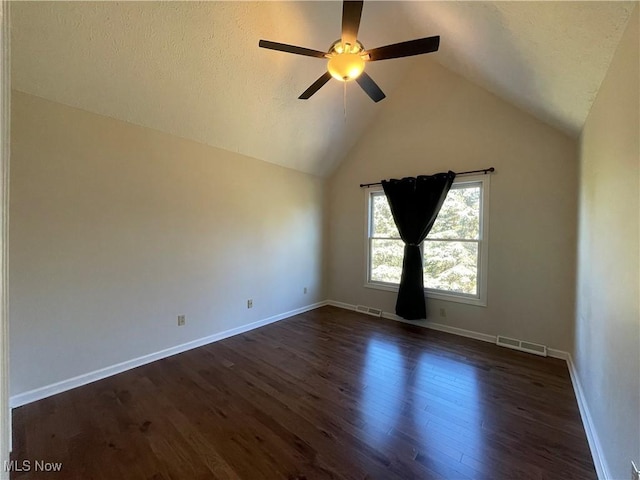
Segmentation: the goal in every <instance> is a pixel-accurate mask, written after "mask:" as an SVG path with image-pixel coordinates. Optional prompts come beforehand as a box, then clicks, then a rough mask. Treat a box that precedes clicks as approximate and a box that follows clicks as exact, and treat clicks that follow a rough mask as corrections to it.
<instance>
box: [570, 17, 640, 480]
mask: <svg viewBox="0 0 640 480" xmlns="http://www.w3.org/2000/svg"><path fill="white" fill-rule="evenodd" d="M638 15H639V9H638V7H636V9H635V12H634V15H633V16H632V17H631V20H630V21H629V25H628V27H627V30H626V32H625V34H624V36H623V37H622V40H621V42H620V44H619V46H618V49H617V51H616V54H615V56H614V58H613V60H612V62H611V65H610V67H609V70H608V72H607V76H606V77H605V80H604V81H603V83H602V86H601V87H600V90H599V92H598V96H597V98H596V100H595V103H594V104H593V106H592V108H591V111H590V113H589V117H588V118H587V122H586V125H585V127H584V130H583V132H582V136H581V139H580V217H579V238H578V240H579V244H578V250H579V253H578V289H577V312H576V327H575V351H574V354H573V356H574V360H575V365H576V368H577V371H578V376H579V379H580V383H581V385H582V388H583V390H584V394H585V397H586V403H587V405H588V408H589V411H590V413H591V417H592V420H593V424H594V427H595V431H596V434H597V436H598V438H599V441H600V445H601V447H602V451H603V453H604V462H605V464H606V468H607V470H608V471H609V475H610V477H607V478H616V479H618V478H620V479H625V478H629V475H630V473H629V472H630V461H631V460H635V461H636V463H637V464H638V461H640V353H639V352H640V309H639V307H638V297H639V295H640V283H639V281H638V277H639V264H638V263H639V261H640V257H639V252H638V248H639V245H640V239H639V237H638V229H639V228H640V222H639V218H638V217H639V215H640V214H639V211H640V208H639V207H640V206H639V204H638V196H639V195H640V190H639V189H638V180H639V179H638V177H639V175H640V170H639V168H638V164H639V162H640V147H639V144H638V137H639V136H640V121H639V120H638V116H639V109H640V98H639V95H638V91H639V89H640V73H639V66H638V63H639V60H638V57H639V55H640V52H639V48H638V44H639V39H638V23H639V21H638Z"/></svg>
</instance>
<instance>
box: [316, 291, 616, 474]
mask: <svg viewBox="0 0 640 480" xmlns="http://www.w3.org/2000/svg"><path fill="white" fill-rule="evenodd" d="M327 304H328V305H332V306H334V307H339V308H344V309H346V310H355V309H356V306H355V305H351V304H349V303H344V302H337V301H335V300H328V301H327ZM382 317H384V318H387V319H389V320H395V321H398V322H403V323H408V324H410V325H417V326H420V327H425V328H430V329H432V330H439V331H441V332H446V333H452V334H454V335H460V336H462V337H468V338H475V339H476V340H482V341H483V342H490V343H496V336H495V335H489V334H486V333H480V332H474V331H472V330H465V329H463V328H457V327H451V326H449V325H442V324H439V323H434V322H430V321H427V320H422V321H409V320H405V319H404V318H402V317H399V316H397V315H395V314H393V313H389V312H382ZM547 355H548V356H549V357H553V358H558V359H560V360H564V361H565V362H567V368H568V369H569V375H570V376H571V383H572V385H573V391H574V392H575V395H576V400H577V402H578V409H579V410H580V417H581V418H582V424H583V426H584V429H585V432H586V434H587V441H588V442H589V448H590V449H591V456H592V457H593V463H594V465H595V467H596V473H597V475H598V479H599V480H606V479H610V478H612V477H611V476H610V475H609V469H608V468H607V463H606V461H605V459H604V455H603V453H602V446H601V444H600V441H599V440H598V435H597V434H596V430H595V426H594V424H593V420H592V419H591V415H590V413H589V408H588V407H587V403H586V400H585V396H584V393H583V390H582V386H581V384H580V379H579V378H578V375H577V372H576V369H575V365H574V363H573V360H572V358H571V354H570V353H569V352H565V351H564V350H556V349H555V348H547Z"/></svg>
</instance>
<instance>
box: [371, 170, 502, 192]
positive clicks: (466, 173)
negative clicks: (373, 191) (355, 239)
mask: <svg viewBox="0 0 640 480" xmlns="http://www.w3.org/2000/svg"><path fill="white" fill-rule="evenodd" d="M495 171H496V169H495V168H493V167H489V168H483V169H482V170H469V171H468V172H460V173H456V177H459V176H460V175H471V174H473V173H482V174H483V175H486V174H487V173H491V172H495ZM374 185H382V182H376V183H361V184H360V188H365V187H373V186H374Z"/></svg>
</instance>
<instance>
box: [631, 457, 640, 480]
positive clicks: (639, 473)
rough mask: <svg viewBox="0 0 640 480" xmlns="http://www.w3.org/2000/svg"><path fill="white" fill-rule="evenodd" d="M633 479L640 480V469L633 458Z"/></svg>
mask: <svg viewBox="0 0 640 480" xmlns="http://www.w3.org/2000/svg"><path fill="white" fill-rule="evenodd" d="M631 480H640V470H638V467H636V464H635V463H633V460H631Z"/></svg>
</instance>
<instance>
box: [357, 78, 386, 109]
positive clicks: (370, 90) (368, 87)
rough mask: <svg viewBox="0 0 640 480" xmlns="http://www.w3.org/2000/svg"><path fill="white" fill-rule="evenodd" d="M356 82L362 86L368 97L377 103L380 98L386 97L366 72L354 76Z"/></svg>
mask: <svg viewBox="0 0 640 480" xmlns="http://www.w3.org/2000/svg"><path fill="white" fill-rule="evenodd" d="M356 82H358V85H360V86H361V87H362V89H363V90H364V91H365V92H366V94H367V95H369V97H371V100H373V101H374V102H376V103H378V102H379V101H380V100H382V99H383V98H384V97H386V95H385V94H384V92H383V91H382V90H380V87H379V86H378V84H377V83H376V82H374V81H373V78H371V77H370V76H369V75H367V73H366V72H362V73H361V74H360V76H359V77H358V78H356Z"/></svg>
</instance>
